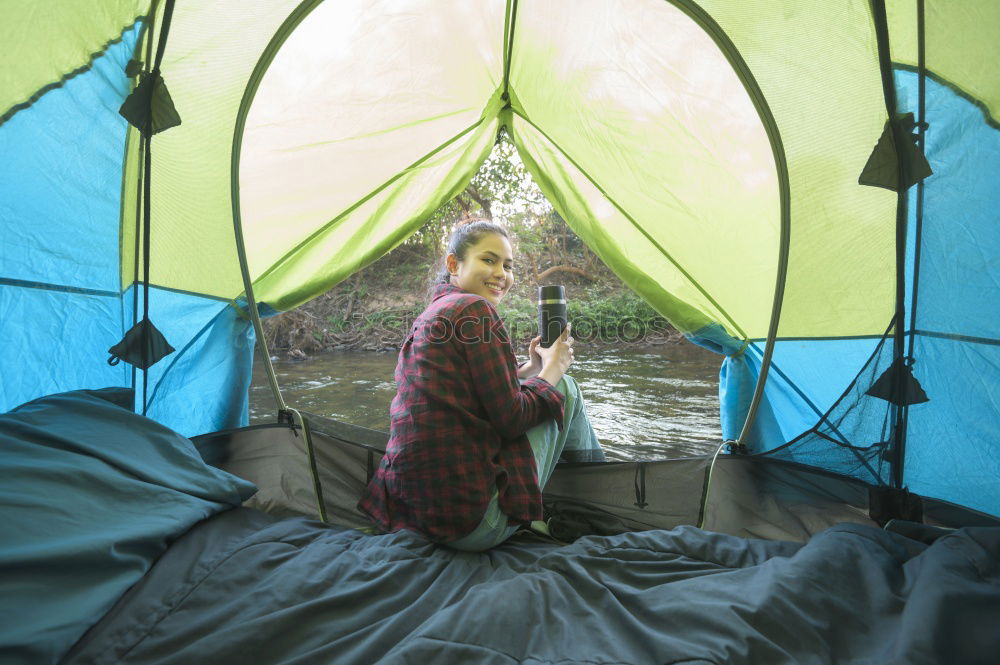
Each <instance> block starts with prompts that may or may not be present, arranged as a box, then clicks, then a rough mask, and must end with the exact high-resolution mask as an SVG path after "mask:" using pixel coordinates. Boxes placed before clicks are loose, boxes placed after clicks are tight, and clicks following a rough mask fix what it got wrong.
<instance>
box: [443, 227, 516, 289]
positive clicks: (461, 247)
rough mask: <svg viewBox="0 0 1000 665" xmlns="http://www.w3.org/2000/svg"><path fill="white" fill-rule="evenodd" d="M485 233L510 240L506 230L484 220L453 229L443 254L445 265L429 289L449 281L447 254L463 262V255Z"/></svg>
mask: <svg viewBox="0 0 1000 665" xmlns="http://www.w3.org/2000/svg"><path fill="white" fill-rule="evenodd" d="M487 233H496V234H498V235H501V236H503V237H504V238H507V240H510V236H509V235H508V234H507V229H505V228H504V227H502V226H500V225H499V224H495V223H494V222H490V221H487V220H485V219H480V220H476V221H474V222H469V223H467V224H462V225H461V226H459V227H458V228H457V229H455V230H454V231H453V232H452V234H451V236H449V237H448V249H446V250H445V252H444V260H445V264H444V266H442V268H441V270H439V271H438V273H437V275H436V276H435V278H434V282H433V284H432V286H431V288H433V287H434V286H437V285H438V284H447V283H448V282H449V281H451V275H450V274H449V273H448V264H447V261H448V255H449V254H454V255H455V256H456V257H458V259H459V260H460V261H464V260H465V254H466V252H468V251H469V248H470V247H472V246H473V245H475V244H476V243H477V242H479V239H480V238H482V237H483V236H484V235H486V234H487Z"/></svg>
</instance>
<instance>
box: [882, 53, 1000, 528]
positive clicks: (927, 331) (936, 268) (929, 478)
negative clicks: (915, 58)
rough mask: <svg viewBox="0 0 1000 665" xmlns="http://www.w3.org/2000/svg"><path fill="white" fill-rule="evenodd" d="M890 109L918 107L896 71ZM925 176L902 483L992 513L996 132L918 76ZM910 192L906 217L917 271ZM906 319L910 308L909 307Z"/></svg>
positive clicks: (998, 342)
mask: <svg viewBox="0 0 1000 665" xmlns="http://www.w3.org/2000/svg"><path fill="white" fill-rule="evenodd" d="M896 86H897V90H898V93H899V105H900V108H904V109H916V108H917V92H918V77H917V74H916V73H915V72H912V71H908V70H898V71H897V72H896ZM926 86H927V93H926V95H927V96H926V108H927V117H926V122H927V124H928V127H927V130H926V134H925V141H926V148H925V153H926V155H927V159H928V161H929V162H930V165H931V168H932V169H934V170H935V173H934V174H933V175H932V176H930V177H929V178H927V179H926V180H925V181H924V186H923V192H922V194H923V211H922V212H923V219H922V224H921V234H920V263H919V272H918V274H917V276H918V282H917V285H916V293H914V292H913V282H912V279H911V280H909V282H908V284H907V286H908V297H907V302H908V303H910V302H913V300H914V298H916V319H915V320H909V318H908V322H907V329H908V330H909V331H916V332H915V334H916V339H915V341H914V353H913V366H912V369H913V374H914V376H915V377H916V378H917V380H918V381H920V384H921V386H922V387H923V389H924V391H925V392H926V393H927V396H928V397H929V398H930V401H929V402H927V403H924V404H917V405H913V406H910V407H909V409H908V413H907V417H908V420H909V426H908V428H907V441H906V460H905V465H904V483H905V484H906V485H907V486H908V487H909V488H910V489H911V491H914V492H917V493H920V494H924V495H927V496H933V497H936V498H940V499H944V500H946V501H952V502H954V503H958V504H960V505H965V506H969V507H972V508H976V509H978V510H982V511H984V512H987V513H991V514H994V515H998V514H1000V455H998V454H997V452H998V448H997V441H998V440H1000V422H998V421H997V397H996V394H997V392H996V391H997V386H996V384H995V377H996V376H997V375H998V374H1000V300H998V298H997V269H998V264H997V257H998V256H1000V233H998V232H997V211H998V210H1000V187H998V186H997V182H998V176H997V174H998V173H1000V127H998V126H997V125H996V124H995V123H993V122H991V121H990V119H989V118H988V117H987V116H986V114H985V112H984V110H983V109H982V108H980V107H979V106H977V105H976V104H974V103H973V102H972V101H970V100H969V99H967V98H965V97H963V96H962V95H961V94H959V93H958V92H957V91H956V90H955V89H954V88H952V87H950V86H948V85H945V84H943V83H941V82H939V81H936V80H934V79H928V80H927V81H926ZM917 196H918V188H917V187H914V188H912V189H911V192H910V196H909V205H908V213H909V215H910V224H909V231H910V233H909V236H908V240H909V252H908V257H909V259H910V264H909V266H908V268H907V273H908V275H910V276H912V275H914V265H915V264H914V259H915V256H916V251H915V250H916V240H917V238H916V234H915V230H916V226H917V225H916V215H917V209H918V205H917ZM906 313H907V317H909V316H910V310H909V309H907V312H906Z"/></svg>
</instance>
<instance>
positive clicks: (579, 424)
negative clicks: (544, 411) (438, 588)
mask: <svg viewBox="0 0 1000 665" xmlns="http://www.w3.org/2000/svg"><path fill="white" fill-rule="evenodd" d="M556 389H557V390H558V391H559V392H561V393H562V394H563V395H565V396H566V403H565V405H564V407H563V428H562V431H560V430H559V426H558V425H557V424H556V421H555V420H554V419H549V420H546V421H545V422H543V423H541V424H540V425H536V426H535V427H532V428H531V429H529V430H528V432H527V434H528V442H529V443H531V451H532V452H533V453H534V455H535V466H536V467H537V469H538V483H539V485H540V486H541V487H545V483H547V482H548V480H549V478H550V477H551V476H552V472H553V471H554V470H555V468H556V463H557V462H558V461H559V458H560V456H562V455H563V454H564V453H565V456H566V457H567V458H569V459H571V460H579V461H594V462H602V461H604V451H603V450H602V449H601V444H600V442H599V441H598V440H597V435H596V434H594V428H593V427H591V426H590V420H588V419H587V409H586V407H585V406H584V404H583V396H582V395H581V394H580V386H578V385H577V383H576V381H574V380H573V378H572V377H569V376H564V377H563V378H562V380H561V381H560V382H559V385H557V386H556ZM517 529H518V525H516V524H515V525H513V526H512V525H509V524H508V523H507V516H506V515H505V514H504V513H503V512H502V511H501V510H500V498H499V495H498V494H497V492H496V490H494V491H493V498H492V499H491V500H490V503H489V505H488V506H487V507H486V514H485V515H483V519H482V521H481V522H480V523H479V526H477V527H476V528H475V529H474V530H473V531H472V533H470V534H469V535H467V536H462V537H461V538H459V539H458V540H454V541H451V542H448V543H445V544H446V545H448V547H454V548H455V549H459V550H465V551H468V552H482V551H484V550H488V549H490V548H492V547H496V546H497V545H499V544H500V543H502V542H503V541H505V540H507V539H508V538H510V537H511V536H513V535H514V532H515V531H517Z"/></svg>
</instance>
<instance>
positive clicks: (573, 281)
mask: <svg viewBox="0 0 1000 665" xmlns="http://www.w3.org/2000/svg"><path fill="white" fill-rule="evenodd" d="M432 265H433V261H431V260H429V259H428V258H427V257H421V256H418V255H410V256H403V257H401V256H399V255H398V254H397V253H396V252H393V253H391V254H389V255H387V256H385V257H383V258H382V259H380V260H379V261H377V262H375V263H374V264H372V265H371V266H369V267H368V268H366V269H364V270H362V271H360V272H358V273H355V274H354V275H353V276H352V277H350V278H349V279H347V280H345V281H344V282H342V283H341V284H339V285H337V286H336V287H334V288H333V289H331V290H330V291H328V292H327V293H326V294H324V295H322V296H320V297H319V298H316V299H315V300H313V301H311V302H309V303H306V304H305V305H303V306H302V307H299V308H297V309H295V310H292V311H290V312H285V313H283V314H280V315H278V316H274V317H271V318H269V319H266V320H265V321H264V332H265V335H266V336H267V342H268V348H269V349H270V351H271V353H272V355H275V356H277V357H279V358H286V359H293V360H302V359H304V358H307V357H309V356H310V355H313V354H317V353H322V352H325V351H368V352H389V351H396V350H398V349H399V347H400V345H401V344H402V343H403V341H404V340H405V339H406V335H407V334H408V332H409V330H410V327H411V325H412V323H413V321H414V319H415V318H416V317H417V316H418V315H419V314H420V313H421V312H422V311H423V309H424V307H425V306H426V304H427V296H428V287H429V285H430V282H431V269H430V266H432ZM546 283H561V284H563V285H565V287H566V293H567V300H568V312H569V319H570V321H572V322H573V335H574V337H575V338H576V339H577V343H578V344H579V345H580V348H587V349H592V350H594V351H598V350H600V351H608V350H614V349H630V350H641V349H655V348H658V347H663V346H665V345H672V344H679V343H682V342H683V341H684V338H683V336H682V335H681V334H680V333H678V332H677V331H676V330H675V329H674V328H673V327H672V326H670V324H669V323H668V322H667V321H666V319H664V318H663V317H662V316H660V315H659V314H657V313H656V311H654V310H653V309H652V308H651V307H650V306H649V305H648V304H646V303H645V301H643V300H642V299H641V298H639V296H637V295H636V294H635V293H633V292H632V291H631V290H630V289H628V288H627V287H626V286H624V285H623V284H621V282H620V281H618V279H617V278H616V277H615V276H614V275H613V274H612V273H610V271H608V270H607V269H606V268H604V267H603V266H597V267H594V268H593V269H592V270H590V271H588V272H587V273H586V274H580V273H573V272H570V271H566V272H565V273H559V274H555V275H552V276H551V278H550V279H548V280H547V281H546ZM536 293H537V284H535V283H533V282H532V281H531V280H525V281H523V282H520V283H515V285H514V287H513V288H512V289H511V291H510V293H508V295H507V296H506V297H505V298H504V300H503V301H502V302H501V303H500V305H499V306H498V308H497V310H498V312H499V313H500V316H501V318H502V319H503V320H504V323H505V325H506V326H507V329H508V331H509V332H510V336H511V340H512V342H513V343H514V348H515V349H516V350H517V351H518V352H521V350H522V349H524V348H526V347H527V343H528V341H529V340H530V339H531V338H532V337H533V336H535V335H536V334H537V332H536V330H537V309H536V299H535V298H536Z"/></svg>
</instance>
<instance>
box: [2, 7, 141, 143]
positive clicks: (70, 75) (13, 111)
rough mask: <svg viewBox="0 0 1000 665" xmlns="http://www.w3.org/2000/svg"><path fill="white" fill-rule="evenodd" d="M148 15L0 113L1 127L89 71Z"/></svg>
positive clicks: (135, 21)
mask: <svg viewBox="0 0 1000 665" xmlns="http://www.w3.org/2000/svg"><path fill="white" fill-rule="evenodd" d="M147 16H148V15H146V14H143V15H141V16H137V17H136V18H135V19H133V21H132V22H131V23H129V24H128V25H126V26H125V27H124V28H122V30H121V32H120V33H119V34H118V36H117V37H115V38H114V39H111V40H109V41H107V42H106V43H105V44H104V46H102V47H101V50H99V51H95V52H93V53H91V54H90V56H89V57H88V60H87V62H86V63H85V64H83V65H80V66H79V67H77V68H76V69H74V70H72V71H69V72H67V73H65V74H63V75H62V76H61V77H59V80H58V81H53V82H52V83H46V84H45V85H43V86H42V87H41V88H39V89H38V90H36V91H35V92H33V93H32V94H31V95H29V96H28V98H27V99H25V100H24V101H23V102H18V103H17V104H14V105H13V106H11V107H10V108H9V109H7V110H6V111H5V112H4V114H3V115H0V127H3V126H4V124H5V123H6V122H7V121H8V120H10V119H11V118H13V117H14V116H16V115H17V114H18V113H20V112H21V111H24V110H25V109H29V108H31V107H32V106H34V105H35V103H36V102H37V101H38V100H40V99H41V98H42V97H44V96H45V95H46V94H47V93H49V92H51V91H53V90H58V89H59V88H61V87H63V86H64V85H65V84H66V83H67V82H68V81H70V80H72V79H74V78H76V77H77V76H79V75H81V74H85V73H87V72H88V71H90V69H91V68H92V67H93V66H94V62H96V61H97V59H98V58H100V57H101V56H103V55H104V54H105V53H107V51H108V49H109V48H111V47H112V46H114V45H115V44H118V43H119V42H121V41H122V40H123V39H125V33H127V32H128V31H129V30H131V29H132V28H134V27H135V26H136V24H137V23H140V22H142V21H143V20H144V19H146V18H147Z"/></svg>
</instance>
